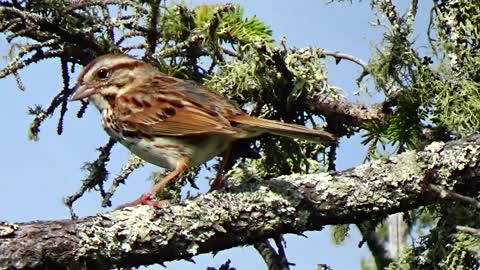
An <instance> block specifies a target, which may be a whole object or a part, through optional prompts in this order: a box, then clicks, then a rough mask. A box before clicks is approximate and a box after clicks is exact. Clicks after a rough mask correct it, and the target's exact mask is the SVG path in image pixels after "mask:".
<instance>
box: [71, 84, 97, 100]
mask: <svg viewBox="0 0 480 270" xmlns="http://www.w3.org/2000/svg"><path fill="white" fill-rule="evenodd" d="M73 90H74V91H75V92H74V93H73V95H72V97H70V101H75V100H80V99H82V98H87V97H89V96H91V95H93V94H95V88H94V87H88V86H86V85H78V84H77V85H75V87H74V88H73Z"/></svg>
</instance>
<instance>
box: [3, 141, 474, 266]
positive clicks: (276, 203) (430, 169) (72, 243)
mask: <svg viewBox="0 0 480 270" xmlns="http://www.w3.org/2000/svg"><path fill="white" fill-rule="evenodd" d="M479 163H480V135H476V136H472V137H469V138H467V139H465V140H461V141H455V142H450V143H447V144H445V143H438V142H437V143H433V144H431V145H429V146H428V147H426V148H425V150H424V151H422V152H418V153H415V152H407V153H404V154H402V155H399V156H398V157H395V158H392V159H389V160H376V161H373V162H370V163H367V164H364V165H361V166H358V167H356V168H353V169H349V170H346V171H342V172H336V173H329V174H311V175H290V176H282V177H277V178H274V179H270V180H268V181H264V182H262V184H253V183H249V184H244V185H241V186H239V187H235V188H233V189H232V190H231V191H229V192H212V193H208V194H205V195H201V196H199V197H198V198H195V199H189V200H185V201H183V202H182V203H180V204H176V205H172V206H171V207H168V208H164V209H154V208H152V207H149V206H139V207H133V208H126V209H122V210H116V211H113V212H110V213H105V214H99V215H97V216H94V217H86V218H83V219H80V220H76V221H71V220H60V221H42V222H29V223H20V224H5V223H4V224H2V223H0V268H19V269H22V268H49V269H66V268H85V267H87V268H91V269H106V268H111V267H124V266H138V265H143V264H152V263H161V262H164V261H171V260H177V259H189V258H191V257H192V256H194V255H196V254H200V253H207V252H211V251H218V250H223V249H226V248H230V247H234V246H239V245H245V244H253V243H256V242H258V241H260V240H262V239H266V238H269V237H274V236H276V235H278V234H282V233H301V232H304V231H306V230H318V229H320V228H321V227H322V226H324V225H326V224H344V223H359V222H362V221H365V220H372V219H374V218H379V217H384V216H386V215H388V214H391V213H395V212H399V211H406V210H410V209H413V208H416V207H418V206H421V205H427V204H431V203H436V202H440V201H442V200H443V199H442V197H441V196H439V195H438V194H437V192H435V191H434V190H432V189H431V188H430V186H431V185H432V184H433V185H437V186H441V187H443V188H445V189H449V190H452V191H454V192H456V193H458V194H462V195H465V196H469V195H472V194H477V193H478V191H479V190H480V185H479V183H480V181H479V180H480V164H479Z"/></svg>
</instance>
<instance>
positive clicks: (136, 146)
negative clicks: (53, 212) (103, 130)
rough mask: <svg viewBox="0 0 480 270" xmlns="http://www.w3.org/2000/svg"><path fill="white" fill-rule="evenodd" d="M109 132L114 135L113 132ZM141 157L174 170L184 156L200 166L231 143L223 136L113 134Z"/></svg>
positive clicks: (193, 164)
mask: <svg viewBox="0 0 480 270" xmlns="http://www.w3.org/2000/svg"><path fill="white" fill-rule="evenodd" d="M107 132H108V133H109V134H110V135H111V136H112V135H118V134H112V132H109V131H108V130H107ZM112 137H114V138H115V139H117V141H119V142H120V143H121V144H123V145H124V146H125V147H127V148H128V149H129V150H130V151H131V152H132V153H134V154H135V155H137V156H138V157H140V158H141V159H143V160H145V161H147V162H149V163H152V164H155V165H157V166H160V167H162V168H165V169H168V170H174V169H175V168H176V167H177V166H178V164H179V162H181V161H182V160H181V159H182V158H184V157H187V158H189V159H190V162H189V166H191V167H194V166H198V165H200V164H202V163H204V162H206V161H208V160H210V159H212V158H213V157H215V156H216V155H218V154H220V153H222V152H223V151H224V150H225V149H226V148H227V147H228V146H229V145H230V143H231V140H228V139H226V138H223V136H218V135H212V136H208V137H202V138H197V137H154V138H152V139H146V138H144V139H141V138H136V137H132V138H126V137H124V136H112Z"/></svg>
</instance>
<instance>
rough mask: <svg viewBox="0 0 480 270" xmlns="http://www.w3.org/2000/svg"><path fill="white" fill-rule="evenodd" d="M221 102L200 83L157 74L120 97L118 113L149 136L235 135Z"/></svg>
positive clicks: (122, 120) (125, 123)
mask: <svg viewBox="0 0 480 270" xmlns="http://www.w3.org/2000/svg"><path fill="white" fill-rule="evenodd" d="M221 101H223V99H222V98H221V97H219V96H215V94H213V93H212V92H211V90H209V89H207V88H205V87H203V86H201V85H199V84H196V83H193V82H186V81H181V80H178V79H175V78H172V77H167V76H165V75H157V76H154V77H153V78H152V79H150V80H148V81H147V82H145V83H143V84H142V85H136V86H134V87H132V88H131V90H130V91H126V92H125V93H122V94H120V95H119V96H117V99H116V102H115V106H116V107H117V108H116V110H115V112H116V114H117V115H116V117H117V119H119V120H120V121H121V123H123V124H124V125H127V126H129V127H130V128H134V129H138V130H139V131H140V132H142V133H146V134H149V135H157V136H189V135H199V134H231V135H235V133H237V132H238V129H236V128H235V127H232V126H231V125H230V122H229V121H228V120H227V119H225V117H223V115H222V111H221V110H222V108H224V107H225V106H222V104H220V103H219V102H221ZM227 105H230V106H232V105H231V104H227ZM232 108H233V109H235V110H238V109H236V108H235V107H233V106H232Z"/></svg>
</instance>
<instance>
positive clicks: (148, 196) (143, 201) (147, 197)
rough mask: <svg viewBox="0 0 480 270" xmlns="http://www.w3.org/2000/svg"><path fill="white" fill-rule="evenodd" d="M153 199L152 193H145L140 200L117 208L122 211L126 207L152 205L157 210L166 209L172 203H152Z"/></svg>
mask: <svg viewBox="0 0 480 270" xmlns="http://www.w3.org/2000/svg"><path fill="white" fill-rule="evenodd" d="M151 197H152V193H150V192H147V193H144V194H142V196H140V198H138V199H136V200H134V201H132V202H129V203H126V204H122V205H120V206H119V207H117V208H116V209H122V208H125V207H132V206H136V205H150V206H153V207H155V208H163V207H166V206H168V205H170V202H169V201H168V200H162V201H152V199H151Z"/></svg>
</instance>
